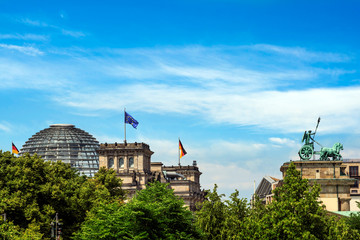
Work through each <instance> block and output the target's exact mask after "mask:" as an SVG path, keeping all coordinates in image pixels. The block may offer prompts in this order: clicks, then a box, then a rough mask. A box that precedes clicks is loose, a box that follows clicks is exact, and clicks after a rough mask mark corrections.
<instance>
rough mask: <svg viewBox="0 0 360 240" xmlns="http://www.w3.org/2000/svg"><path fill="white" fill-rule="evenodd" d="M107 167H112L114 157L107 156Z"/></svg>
mask: <svg viewBox="0 0 360 240" xmlns="http://www.w3.org/2000/svg"><path fill="white" fill-rule="evenodd" d="M108 168H114V159H113V158H109V160H108Z"/></svg>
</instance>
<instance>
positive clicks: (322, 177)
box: [280, 160, 356, 211]
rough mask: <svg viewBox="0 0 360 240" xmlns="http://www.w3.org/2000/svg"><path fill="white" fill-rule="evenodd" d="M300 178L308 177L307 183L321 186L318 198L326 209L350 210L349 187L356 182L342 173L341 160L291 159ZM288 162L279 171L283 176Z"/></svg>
mask: <svg viewBox="0 0 360 240" xmlns="http://www.w3.org/2000/svg"><path fill="white" fill-rule="evenodd" d="M293 163H294V164H295V166H296V169H297V170H298V171H300V173H301V176H302V178H307V179H309V184H314V183H318V184H320V186H321V192H320V197H319V200H321V201H322V202H323V204H324V205H325V206H326V209H327V210H328V211H350V200H351V196H350V187H351V186H353V185H354V183H355V182H356V180H355V179H352V178H350V177H349V176H347V175H346V174H345V173H344V171H343V170H344V169H343V165H342V164H343V162H342V161H316V160H312V161H293ZM289 164H290V162H286V163H284V164H283V165H282V166H281V168H280V171H281V172H282V173H283V177H284V176H285V174H286V170H287V169H288V167H289Z"/></svg>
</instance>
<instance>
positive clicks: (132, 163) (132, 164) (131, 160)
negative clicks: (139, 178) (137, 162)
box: [129, 157, 134, 168]
mask: <svg viewBox="0 0 360 240" xmlns="http://www.w3.org/2000/svg"><path fill="white" fill-rule="evenodd" d="M133 167H134V158H133V157H131V158H129V168H133Z"/></svg>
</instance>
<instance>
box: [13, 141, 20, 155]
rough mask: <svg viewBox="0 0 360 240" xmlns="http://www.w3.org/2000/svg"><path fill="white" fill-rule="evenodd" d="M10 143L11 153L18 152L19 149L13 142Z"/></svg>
mask: <svg viewBox="0 0 360 240" xmlns="http://www.w3.org/2000/svg"><path fill="white" fill-rule="evenodd" d="M11 144H12V153H15V154H19V150H18V149H17V147H16V146H15V144H14V143H11Z"/></svg>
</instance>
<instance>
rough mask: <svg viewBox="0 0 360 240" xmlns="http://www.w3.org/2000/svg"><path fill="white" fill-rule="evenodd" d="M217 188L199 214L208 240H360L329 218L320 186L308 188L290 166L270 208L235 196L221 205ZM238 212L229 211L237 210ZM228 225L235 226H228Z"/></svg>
mask: <svg viewBox="0 0 360 240" xmlns="http://www.w3.org/2000/svg"><path fill="white" fill-rule="evenodd" d="M216 188H217V187H216V186H215V188H214V191H213V192H210V193H209V195H208V199H207V200H206V201H205V202H204V203H203V204H202V206H203V207H202V209H201V210H200V211H199V212H198V213H197V222H196V224H197V226H199V228H200V229H201V230H202V231H203V232H204V233H205V235H206V239H360V235H359V233H358V231H357V230H354V229H351V227H350V226H349V225H348V224H346V222H345V220H344V219H335V218H334V217H330V216H328V214H327V212H326V211H325V209H324V207H323V206H322V205H321V203H319V202H318V201H317V199H318V197H319V193H320V187H319V185H316V184H315V185H314V186H309V184H308V180H307V179H302V178H301V176H300V173H299V172H298V171H297V170H296V169H295V165H294V164H290V166H289V169H288V171H287V173H286V176H285V178H284V184H283V186H281V187H278V188H276V189H275V190H274V200H273V202H272V203H271V204H269V205H266V206H264V205H262V204H261V203H260V202H259V201H255V202H254V203H253V205H254V206H253V207H252V208H246V207H244V204H245V202H244V201H243V200H240V199H238V198H237V197H235V198H234V196H237V195H236V193H237V192H236V193H235V195H232V197H231V199H230V200H228V201H222V200H221V197H222V196H221V195H218V194H217V191H216ZM234 206H235V209H238V211H237V212H236V211H234V210H233V211H230V210H229V209H231V208H234ZM229 223H232V224H231V225H229Z"/></svg>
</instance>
